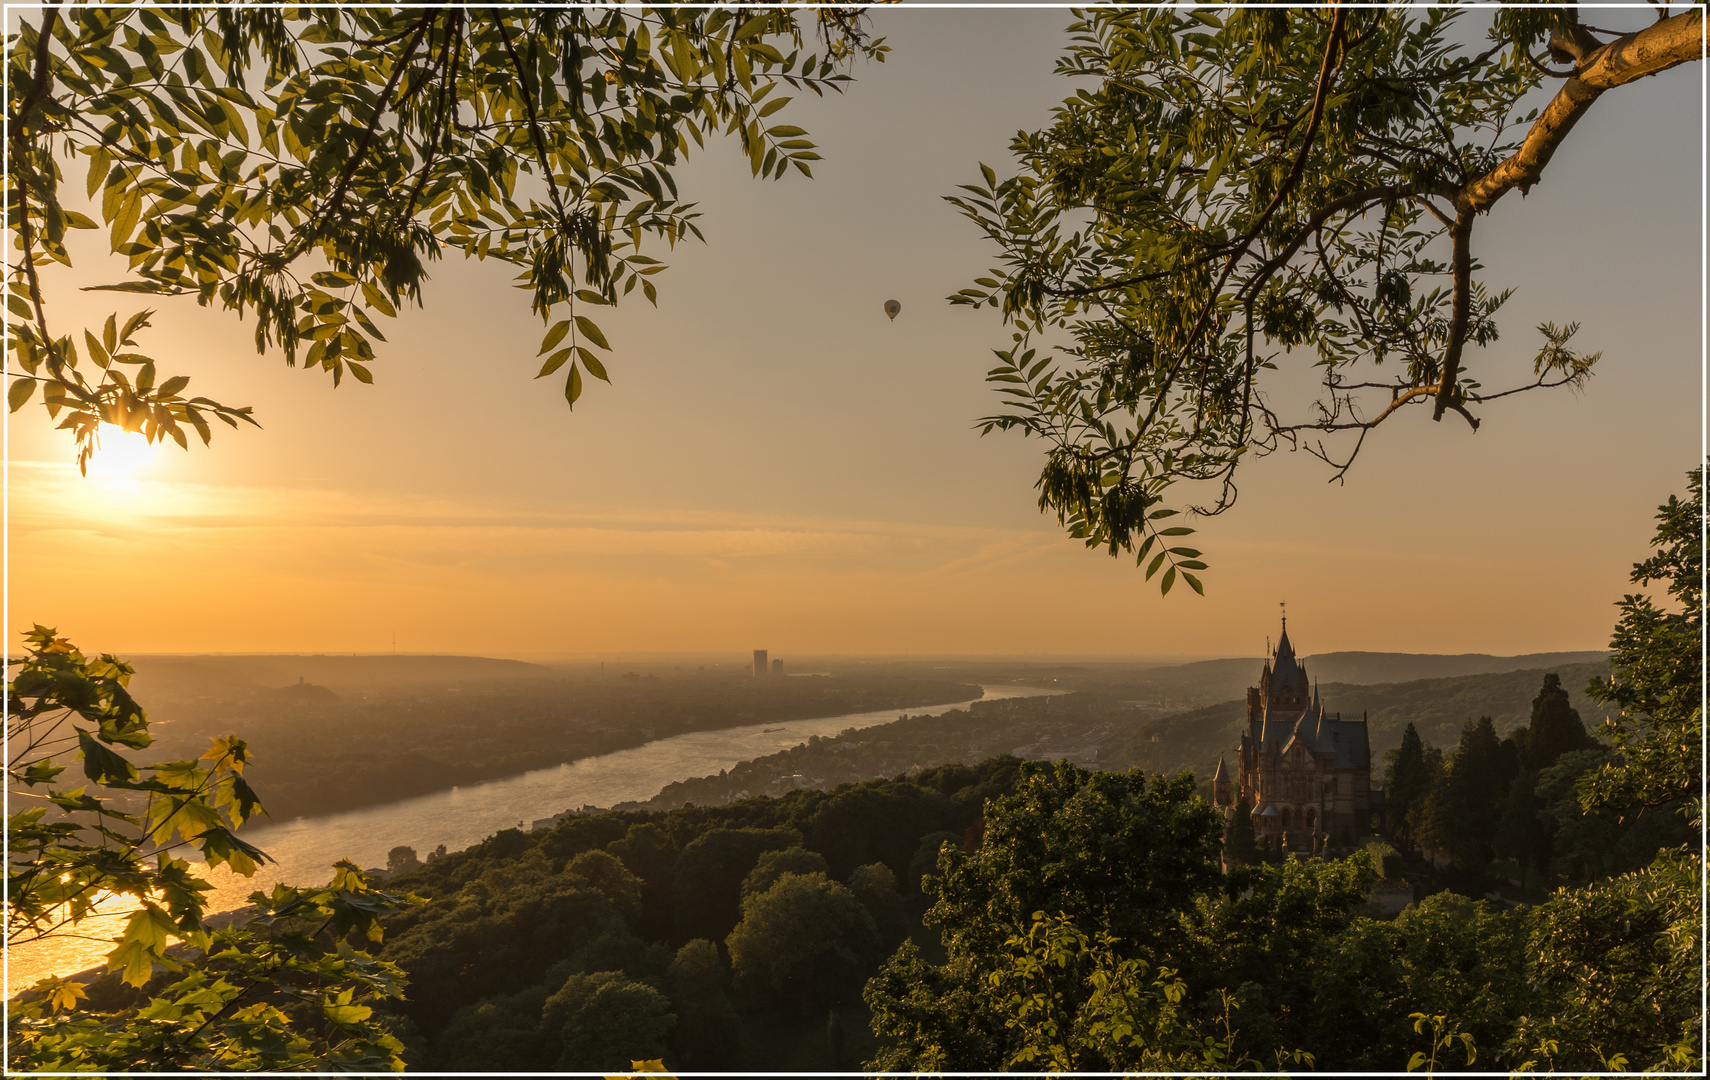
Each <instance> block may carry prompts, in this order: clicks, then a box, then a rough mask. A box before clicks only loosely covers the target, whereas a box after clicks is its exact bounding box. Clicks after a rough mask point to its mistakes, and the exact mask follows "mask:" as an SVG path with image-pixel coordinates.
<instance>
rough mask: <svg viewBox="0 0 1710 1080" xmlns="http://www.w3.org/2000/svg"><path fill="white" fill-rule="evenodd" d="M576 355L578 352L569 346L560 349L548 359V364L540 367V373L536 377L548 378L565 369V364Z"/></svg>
mask: <svg viewBox="0 0 1710 1080" xmlns="http://www.w3.org/2000/svg"><path fill="white" fill-rule="evenodd" d="M575 353H576V350H575V349H573V348H571V347H569V346H565V347H564V348H562V349H559V350H558V351H557V352H555V353H553V354H552V355H551V356H549V357H547V358H546V363H544V364H542V365H540V373H539V374H538V375H536V376H535V378H537V379H544V378H546V377H547V376H548V375H550V374H552V373H553V372H555V371H557V370H558V369H559V368H561V367H563V366H564V362H565V361H566V360H568V359H570V357H572V356H574V355H575Z"/></svg>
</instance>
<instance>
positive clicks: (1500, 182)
mask: <svg viewBox="0 0 1710 1080" xmlns="http://www.w3.org/2000/svg"><path fill="white" fill-rule="evenodd" d="M1703 58H1704V13H1703V12H1702V11H1701V10H1698V9H1694V10H1692V11H1688V12H1685V13H1684V14H1680V15H1676V16H1674V17H1672V18H1668V19H1663V20H1661V21H1660V22H1656V23H1653V24H1651V25H1650V26H1648V27H1646V28H1645V29H1643V30H1640V31H1638V32H1637V33H1633V34H1628V35H1626V36H1625V37H1622V38H1618V39H1617V40H1615V41H1611V42H1610V43H1609V44H1607V45H1603V46H1600V47H1599V48H1597V49H1594V50H1592V51H1591V52H1589V53H1587V54H1586V55H1585V57H1584V59H1583V60H1582V61H1581V62H1580V63H1579V64H1577V65H1576V66H1575V73H1574V77H1573V78H1571V79H1569V80H1568V81H1567V82H1566V83H1565V84H1564V85H1563V86H1562V88H1561V89H1560V90H1559V91H1557V92H1556V96H1555V97H1554V98H1553V99H1551V101H1550V103H1549V105H1547V106H1546V107H1545V108H1544V111H1543V114H1542V115H1540V116H1539V117H1538V119H1537V121H1536V122H1535V123H1533V125H1532V130H1531V131H1529V132H1527V133H1526V139H1525V141H1524V142H1522V143H1521V144H1520V149H1518V150H1516V151H1515V152H1514V153H1513V155H1512V156H1510V157H1509V158H1508V160H1506V161H1504V162H1503V163H1502V164H1500V165H1498V166H1497V167H1496V168H1494V169H1492V170H1491V171H1490V172H1488V173H1486V174H1485V175H1484V176H1481V177H1479V178H1478V179H1476V180H1474V181H1473V182H1471V183H1470V184H1468V185H1466V187H1464V188H1463V189H1461V196H1460V201H1461V202H1462V204H1463V205H1464V206H1465V207H1466V208H1468V209H1470V210H1472V211H1474V212H1476V213H1483V212H1485V211H1488V210H1489V209H1490V208H1491V206H1493V205H1494V204H1495V203H1496V200H1498V199H1500V198H1502V196H1503V195H1505V194H1507V192H1508V191H1509V190H1510V189H1511V188H1519V189H1520V194H1522V195H1524V194H1526V192H1527V191H1529V190H1531V188H1532V185H1533V184H1536V183H1537V182H1538V178H1539V177H1540V176H1542V175H1543V172H1544V167H1545V166H1546V165H1548V164H1549V163H1550V158H1551V157H1552V156H1553V155H1554V154H1555V152H1556V148H1557V147H1558V146H1560V145H1561V142H1562V140H1563V139H1565V138H1567V134H1568V132H1570V131H1572V130H1573V126H1574V125H1575V124H1576V123H1578V122H1579V118H1580V117H1581V116H1583V115H1585V110H1587V109H1589V108H1590V107H1591V103H1592V102H1594V101H1596V100H1597V99H1598V97H1600V96H1601V95H1602V94H1603V91H1605V90H1610V89H1613V88H1615V87H1617V86H1623V85H1625V84H1627V83H1630V82H1633V81H1635V80H1637V79H1642V78H1644V77H1645V76H1647V75H1655V74H1657V73H1658V72H1660V71H1667V70H1668V69H1669V68H1671V67H1676V66H1678V65H1680V64H1684V63H1687V62H1689V61H1692V60H1701V59H1703Z"/></svg>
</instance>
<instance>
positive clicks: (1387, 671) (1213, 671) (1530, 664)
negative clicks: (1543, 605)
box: [1075, 651, 1609, 705]
mask: <svg viewBox="0 0 1710 1080" xmlns="http://www.w3.org/2000/svg"><path fill="white" fill-rule="evenodd" d="M1608 656H1609V654H1608V653H1607V652H1602V651H1598V652H1561V653H1527V654H1524V655H1520V656H1490V655H1488V654H1485V653H1459V654H1455V655H1440V654H1434V653H1380V652H1332V653H1319V654H1317V655H1315V656H1306V657H1303V658H1302V661H1301V662H1302V663H1303V664H1304V665H1305V667H1306V673H1307V674H1308V675H1309V676H1311V677H1312V678H1314V679H1316V680H1318V681H1319V682H1320V683H1331V682H1336V683H1345V684H1350V685H1371V684H1381V683H1403V682H1412V681H1416V680H1419V679H1446V678H1455V677H1458V676H1465V675H1495V674H1501V673H1503V672H1512V671H1535V670H1542V669H1548V668H1559V667H1563V666H1568V665H1578V664H1592V663H1602V662H1603V661H1604V660H1605V659H1607V657H1608ZM1264 666H1265V660H1264V658H1263V657H1259V656H1250V657H1234V658H1231V659H1226V660H1200V661H1197V662H1195V663H1191V664H1176V665H1173V666H1171V667H1158V668H1146V669H1144V670H1140V671H1132V672H1128V673H1125V674H1124V675H1122V676H1121V677H1110V676H1107V677H1106V682H1105V685H1102V686H1099V685H1093V684H1092V681H1091V680H1075V681H1076V682H1084V683H1086V685H1085V686H1084V687H1082V688H1084V689H1089V690H1102V691H1104V692H1107V693H1111V694H1114V695H1115V696H1117V697H1119V698H1129V699H1138V700H1144V701H1151V702H1156V701H1168V702H1170V703H1171V704H1181V705H1207V704H1210V703H1212V702H1218V701H1230V700H1236V699H1240V700H1245V699H1246V696H1247V688H1248V687H1249V686H1257V685H1258V683H1259V672H1260V671H1261V670H1263V668H1264Z"/></svg>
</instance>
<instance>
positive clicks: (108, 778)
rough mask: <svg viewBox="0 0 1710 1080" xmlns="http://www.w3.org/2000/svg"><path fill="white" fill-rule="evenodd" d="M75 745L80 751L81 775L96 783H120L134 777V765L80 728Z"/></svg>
mask: <svg viewBox="0 0 1710 1080" xmlns="http://www.w3.org/2000/svg"><path fill="white" fill-rule="evenodd" d="M77 745H78V748H79V749H80V750H81V751H82V757H83V775H85V776H87V777H88V778H89V779H91V780H93V781H95V782H96V783H97V784H112V783H122V782H125V781H129V780H134V779H136V775H137V770H136V766H134V765H132V764H131V763H130V762H128V761H126V760H125V759H124V758H123V757H121V756H120V755H118V754H116V753H114V752H113V751H111V750H109V749H107V748H106V747H105V746H102V745H101V744H100V743H99V742H96V741H95V739H94V738H93V737H92V736H91V735H90V734H89V733H88V732H87V731H84V730H83V729H82V728H78V729H77Z"/></svg>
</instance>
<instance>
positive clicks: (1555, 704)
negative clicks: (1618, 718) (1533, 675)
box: [1525, 672, 1592, 773]
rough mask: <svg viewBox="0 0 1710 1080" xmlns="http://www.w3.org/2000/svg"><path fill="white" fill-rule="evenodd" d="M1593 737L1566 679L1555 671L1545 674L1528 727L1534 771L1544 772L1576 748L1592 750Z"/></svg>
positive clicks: (1527, 743) (1527, 742) (1527, 745)
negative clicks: (1566, 687) (1564, 683)
mask: <svg viewBox="0 0 1710 1080" xmlns="http://www.w3.org/2000/svg"><path fill="white" fill-rule="evenodd" d="M1591 746H1592V740H1591V737H1590V736H1589V735H1587V734H1586V733H1585V724H1584V723H1583V722H1581V720H1580V718H1579V711H1578V710H1577V709H1575V708H1574V707H1573V705H1572V704H1570V703H1569V702H1568V694H1567V691H1566V690H1563V689H1562V680H1561V677H1560V676H1558V675H1557V674H1556V673H1555V672H1551V673H1549V674H1548V675H1545V676H1544V686H1543V688H1542V689H1541V690H1539V691H1538V696H1537V697H1535V698H1533V699H1532V720H1531V723H1530V724H1528V725H1527V727H1526V740H1525V751H1526V757H1527V759H1528V760H1527V762H1526V764H1527V765H1528V766H1529V767H1530V768H1531V770H1532V771H1533V772H1534V773H1540V772H1543V771H1544V770H1545V769H1547V768H1549V767H1550V766H1551V765H1554V764H1555V763H1556V759H1557V758H1559V757H1561V756H1562V755H1563V754H1565V753H1568V752H1569V751H1572V750H1589V749H1590V748H1591Z"/></svg>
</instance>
